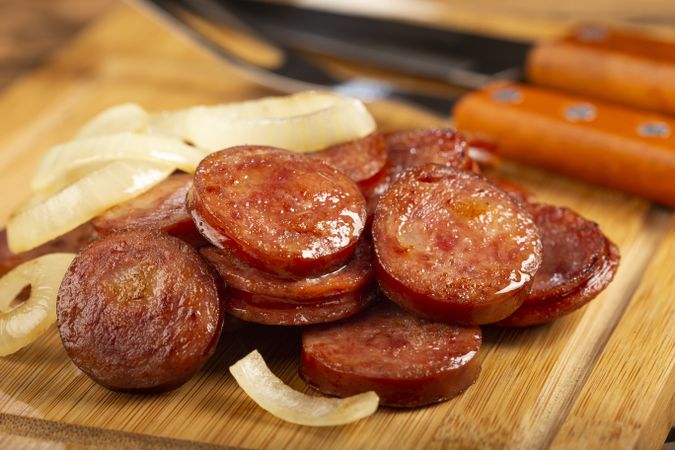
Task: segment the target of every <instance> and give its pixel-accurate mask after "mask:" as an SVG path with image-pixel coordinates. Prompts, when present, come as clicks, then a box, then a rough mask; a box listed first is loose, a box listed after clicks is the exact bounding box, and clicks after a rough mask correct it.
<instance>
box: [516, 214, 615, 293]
mask: <svg viewBox="0 0 675 450" xmlns="http://www.w3.org/2000/svg"><path fill="white" fill-rule="evenodd" d="M528 209H529V211H530V213H531V214H532V217H533V218H534V221H535V223H536V224H537V227H538V228H539V233H540V236H541V242H542V245H543V254H542V255H543V256H542V263H541V267H540V268H539V270H538V271H537V273H536V275H535V276H534V283H533V284H532V287H531V289H530V293H529V295H528V297H527V299H526V300H525V301H528V302H529V301H540V300H543V299H547V298H552V297H559V296H561V295H565V294H567V293H569V292H571V291H573V290H575V289H577V288H578V287H579V286H581V285H582V284H583V283H584V282H585V281H586V280H588V279H589V278H590V277H591V275H592V274H593V273H594V271H595V270H596V269H597V268H598V267H599V266H601V265H602V263H603V261H602V258H603V255H604V254H605V253H606V248H607V244H606V238H605V235H604V234H603V233H602V231H600V227H598V224H597V223H595V222H591V221H589V220H586V219H584V218H583V217H581V216H579V215H578V214H576V213H575V212H573V211H572V210H570V209H568V208H562V207H559V206H552V205H545V204H540V203H535V204H530V205H529V206H528Z"/></svg>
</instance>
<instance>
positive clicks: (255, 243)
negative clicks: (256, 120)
mask: <svg viewBox="0 0 675 450" xmlns="http://www.w3.org/2000/svg"><path fill="white" fill-rule="evenodd" d="M188 208H189V210H190V212H191V214H192V217H193V219H194V221H195V223H196V224H197V227H198V228H199V230H200V232H201V233H202V234H203V235H204V236H205V237H206V238H207V239H208V240H209V241H210V242H211V243H212V244H213V245H215V246H217V247H224V246H227V247H229V248H231V249H233V250H234V251H235V252H236V253H237V254H238V255H239V257H242V258H244V259H246V260H247V262H249V263H250V264H252V265H254V266H256V267H259V268H261V269H263V270H265V271H268V272H272V273H276V274H279V275H282V276H307V275H313V274H318V273H324V272H327V271H329V270H331V269H333V268H336V267H338V266H340V265H342V264H343V263H344V262H345V261H346V260H347V259H348V258H349V257H350V256H351V255H352V253H353V252H354V247H355V245H356V243H357V241H358V239H359V236H360V235H361V232H362V231H363V228H364V224H365V219H366V207H365V200H364V198H363V195H362V194H361V192H360V191H359V188H358V187H357V186H356V184H354V182H353V181H352V180H350V179H349V178H348V177H347V176H346V175H344V174H343V173H342V172H340V171H338V170H337V169H335V168H333V167H331V166H329V165H328V164H325V163H323V162H321V161H319V160H316V159H312V158H308V157H306V156H303V155H298V154H295V153H291V152H288V151H285V150H281V149H277V148H272V147H259V146H241V147H233V148H230V149H227V150H223V151H220V152H216V153H212V154H211V155H209V156H207V157H206V158H205V159H204V160H203V161H202V162H201V163H200V164H199V166H198V168H197V171H196V173H195V177H194V185H193V188H192V189H191V190H190V194H189V195H188Z"/></svg>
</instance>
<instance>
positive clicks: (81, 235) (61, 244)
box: [0, 222, 98, 276]
mask: <svg viewBox="0 0 675 450" xmlns="http://www.w3.org/2000/svg"><path fill="white" fill-rule="evenodd" d="M97 237H98V236H97V234H96V232H95V231H94V227H93V226H92V225H91V223H89V222H87V223H85V224H84V225H80V226H79V227H77V228H75V229H74V230H71V231H69V232H68V233H66V234H64V235H63V236H60V237H57V238H56V239H53V240H51V241H49V242H47V243H45V244H42V245H40V246H39V247H37V248H34V249H32V250H29V251H27V252H23V253H18V254H17V253H12V252H11V251H10V250H9V246H8V243H7V230H5V229H3V230H0V276H2V275H4V274H5V273H7V272H9V271H10V270H12V269H13V268H15V267H16V266H18V265H20V264H23V263H24V262H26V261H30V260H31V259H35V258H37V257H38V256H43V255H47V254H49V253H60V252H66V253H77V252H79V251H80V249H81V248H82V247H84V246H85V245H87V244H88V243H89V242H91V241H93V240H95V239H96V238H97Z"/></svg>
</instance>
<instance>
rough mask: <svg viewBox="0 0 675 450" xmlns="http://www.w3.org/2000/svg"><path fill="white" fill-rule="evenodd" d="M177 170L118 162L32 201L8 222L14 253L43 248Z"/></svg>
mask: <svg viewBox="0 0 675 450" xmlns="http://www.w3.org/2000/svg"><path fill="white" fill-rule="evenodd" d="M174 170H175V167H174V166H166V165H159V164H157V163H149V162H145V161H115V162H112V163H109V164H106V165H105V166H103V167H101V168H99V169H97V170H95V171H93V172H91V173H89V174H87V175H85V176H84V177H82V178H80V179H79V180H77V181H76V182H74V183H73V184H71V185H69V186H67V187H66V188H64V189H63V190H61V191H59V192H57V193H56V194H54V195H50V196H47V197H46V198H41V197H42V194H41V193H40V192H38V193H36V194H35V197H38V199H39V200H37V201H36V199H35V198H29V199H28V201H27V205H28V206H24V207H21V208H19V209H18V210H17V211H16V212H15V213H14V215H13V216H12V217H10V219H9V222H7V241H8V242H7V243H8V245H9V249H10V250H11V251H12V252H13V253H21V252H25V251H28V250H31V249H32V248H35V247H37V246H38V245H41V244H44V243H45V242H48V241H50V240H52V239H54V238H56V237H58V236H61V235H62V234H65V233H66V232H68V231H70V230H72V229H74V228H76V227H78V226H79V225H82V224H83V223H85V222H87V221H89V220H91V219H92V218H94V217H96V216H98V215H99V214H101V213H102V212H103V211H105V210H107V209H108V208H111V207H113V206H115V205H117V204H119V203H122V202H124V201H126V200H129V199H131V198H134V197H136V196H138V195H140V194H142V193H143V192H145V191H147V190H148V189H150V188H151V187H153V186H155V185H156V184H158V183H159V182H161V181H162V180H164V179H165V178H166V177H168V176H169V175H170V174H171V172H173V171H174Z"/></svg>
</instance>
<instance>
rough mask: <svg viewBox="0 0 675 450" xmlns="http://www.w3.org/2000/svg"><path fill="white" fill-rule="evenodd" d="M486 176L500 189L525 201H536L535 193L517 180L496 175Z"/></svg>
mask: <svg viewBox="0 0 675 450" xmlns="http://www.w3.org/2000/svg"><path fill="white" fill-rule="evenodd" d="M486 178H487V179H488V180H489V181H490V182H491V183H492V184H494V185H495V186H497V187H498V188H499V189H501V190H503V191H504V192H506V193H507V194H509V195H510V196H511V197H513V198H515V199H517V200H520V201H521V202H523V203H526V204H527V203H530V202H534V194H533V193H532V192H530V191H528V190H527V189H526V188H525V187H523V186H521V185H520V184H518V183H516V182H515V181H511V180H507V179H506V178H501V177H498V176H495V175H486Z"/></svg>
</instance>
